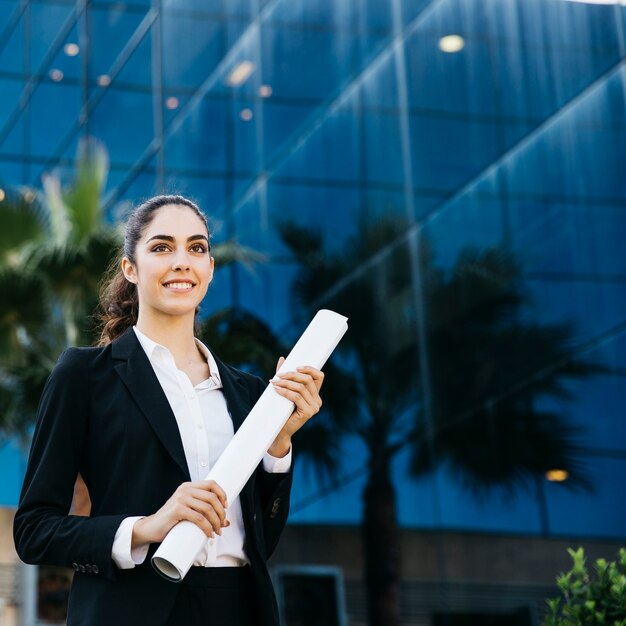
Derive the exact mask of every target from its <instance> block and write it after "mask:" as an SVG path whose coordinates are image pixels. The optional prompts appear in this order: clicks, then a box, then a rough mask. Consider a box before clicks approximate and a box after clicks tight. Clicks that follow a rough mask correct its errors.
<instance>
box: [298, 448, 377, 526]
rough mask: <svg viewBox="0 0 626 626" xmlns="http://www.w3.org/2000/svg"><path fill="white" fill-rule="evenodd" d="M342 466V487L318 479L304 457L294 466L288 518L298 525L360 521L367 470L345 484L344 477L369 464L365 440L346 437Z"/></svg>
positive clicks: (340, 483) (353, 522)
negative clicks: (292, 495)
mask: <svg viewBox="0 0 626 626" xmlns="http://www.w3.org/2000/svg"><path fill="white" fill-rule="evenodd" d="M341 457H342V458H343V459H344V461H345V462H344V463H343V467H342V468H341V470H340V472H338V476H333V478H334V479H337V478H339V480H338V482H339V486H333V487H332V488H328V487H327V486H326V487H325V486H323V485H322V484H320V483H319V482H318V480H317V477H316V474H315V473H314V470H313V468H312V467H311V465H310V464H309V463H308V462H307V460H306V459H303V460H302V462H299V463H298V464H297V465H296V466H295V468H294V485H293V493H294V497H293V499H292V503H291V509H290V512H289V521H290V522H291V523H296V524H319V523H322V524H358V523H359V520H360V519H361V515H362V512H363V501H362V494H363V488H364V487H365V473H363V474H362V475H359V476H357V477H356V478H355V479H354V480H350V481H346V482H345V484H343V481H342V480H341V478H340V477H341V476H347V475H349V474H352V473H354V472H355V471H358V470H359V469H360V468H361V467H363V466H364V465H365V464H366V451H365V449H364V447H363V443H362V442H361V441H359V440H358V439H356V438H347V439H346V441H345V442H344V443H343V446H342V453H341Z"/></svg>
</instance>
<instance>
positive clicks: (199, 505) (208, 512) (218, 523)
mask: <svg viewBox="0 0 626 626" xmlns="http://www.w3.org/2000/svg"><path fill="white" fill-rule="evenodd" d="M188 507H189V508H190V509H191V510H193V511H196V512H198V513H200V514H201V515H202V516H203V517H204V518H205V519H206V521H207V522H208V523H209V524H210V525H211V528H212V529H213V530H214V531H215V532H216V533H217V534H218V535H221V534H222V526H223V519H222V518H221V517H220V515H219V513H218V511H217V510H216V509H214V508H213V507H212V506H211V505H210V504H207V503H205V502H203V501H202V500H191V501H190V502H189V503H188Z"/></svg>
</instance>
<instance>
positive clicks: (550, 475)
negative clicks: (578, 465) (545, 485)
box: [546, 469, 569, 483]
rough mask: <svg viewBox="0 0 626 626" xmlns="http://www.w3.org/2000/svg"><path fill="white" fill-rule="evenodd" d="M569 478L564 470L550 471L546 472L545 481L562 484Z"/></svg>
mask: <svg viewBox="0 0 626 626" xmlns="http://www.w3.org/2000/svg"><path fill="white" fill-rule="evenodd" d="M568 478H569V472H568V471H567V470H564V469H551V470H548V471H547V472H546V479H547V480H549V481H550V482H552V483H563V482H565V481H566V480H567V479H568Z"/></svg>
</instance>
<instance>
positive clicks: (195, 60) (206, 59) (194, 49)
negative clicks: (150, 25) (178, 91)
mask: <svg viewBox="0 0 626 626" xmlns="http://www.w3.org/2000/svg"><path fill="white" fill-rule="evenodd" d="M162 31H163V83H164V85H166V86H167V87H169V88H180V87H187V88H189V87H197V86H198V85H200V84H202V83H203V82H204V80H205V79H206V78H207V76H209V74H211V72H213V71H214V69H215V68H216V66H217V64H218V62H219V61H220V59H221V58H222V56H223V55H224V52H225V50H224V48H225V36H226V33H225V29H224V26H223V23H222V22H215V21H211V20H206V19H198V18H197V17H186V16H178V15H173V14H166V15H164V17H163V24H162ZM183 33H184V36H183Z"/></svg>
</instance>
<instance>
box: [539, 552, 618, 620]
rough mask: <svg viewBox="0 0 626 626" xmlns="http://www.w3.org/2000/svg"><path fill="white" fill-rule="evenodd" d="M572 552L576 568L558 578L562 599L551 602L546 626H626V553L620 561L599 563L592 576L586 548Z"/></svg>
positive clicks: (600, 560) (603, 560) (595, 566)
mask: <svg viewBox="0 0 626 626" xmlns="http://www.w3.org/2000/svg"><path fill="white" fill-rule="evenodd" d="M568 552H569V554H570V556H571V557H572V560H573V561H574V566H573V567H572V569H571V570H570V571H569V572H567V573H566V574H560V575H559V576H557V579H556V583H557V587H558V588H559V590H560V592H561V596H559V597H558V598H554V599H552V600H547V603H548V612H547V614H546V616H545V618H544V620H543V623H542V626H582V625H584V626H594V625H596V624H598V625H600V624H602V625H606V626H609V625H610V626H626V549H624V548H621V549H620V551H619V554H618V559H617V561H611V562H607V561H606V560H605V559H598V560H597V561H596V562H595V565H594V567H593V570H594V572H593V573H591V574H590V573H589V571H588V569H587V566H586V563H585V552H584V550H583V549H582V548H578V550H572V549H571V548H570V549H568Z"/></svg>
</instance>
